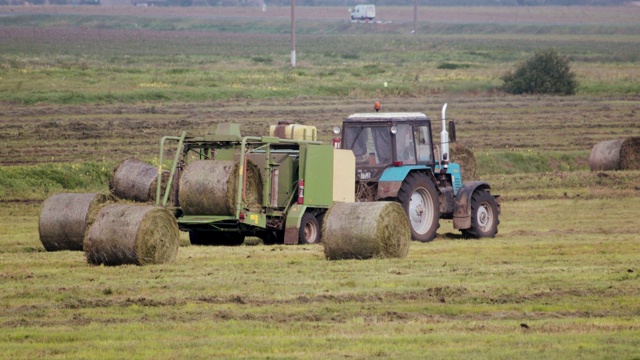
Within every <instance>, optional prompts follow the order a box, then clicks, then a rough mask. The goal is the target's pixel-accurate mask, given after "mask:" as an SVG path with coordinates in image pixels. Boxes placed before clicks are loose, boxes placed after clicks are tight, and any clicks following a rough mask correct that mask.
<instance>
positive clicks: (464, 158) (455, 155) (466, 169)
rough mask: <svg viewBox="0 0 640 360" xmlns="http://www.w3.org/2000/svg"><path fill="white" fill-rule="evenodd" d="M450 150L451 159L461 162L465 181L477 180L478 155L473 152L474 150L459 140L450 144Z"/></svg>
mask: <svg viewBox="0 0 640 360" xmlns="http://www.w3.org/2000/svg"><path fill="white" fill-rule="evenodd" d="M449 151H450V152H451V161H453V162H455V163H458V164H460V171H461V172H462V179H463V180H464V181H468V180H477V176H478V173H477V169H478V164H477V163H476V156H475V155H474V154H473V151H471V149H469V148H468V147H467V146H466V145H464V144H461V143H458V142H454V143H451V144H449Z"/></svg>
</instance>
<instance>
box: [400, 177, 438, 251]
mask: <svg viewBox="0 0 640 360" xmlns="http://www.w3.org/2000/svg"><path fill="white" fill-rule="evenodd" d="M398 202H399V203H400V204H401V205H402V207H403V208H404V211H405V213H406V214H407V216H408V218H409V224H410V225H411V238H412V239H414V240H418V241H421V242H428V241H431V240H433V239H434V238H435V237H436V231H438V226H439V225H440V224H439V220H440V202H439V200H438V193H437V191H436V187H435V185H434V184H433V181H431V179H429V177H427V175H425V174H422V173H416V172H414V173H410V174H409V175H408V176H407V178H406V179H405V180H404V182H403V183H402V186H401V187H400V191H398Z"/></svg>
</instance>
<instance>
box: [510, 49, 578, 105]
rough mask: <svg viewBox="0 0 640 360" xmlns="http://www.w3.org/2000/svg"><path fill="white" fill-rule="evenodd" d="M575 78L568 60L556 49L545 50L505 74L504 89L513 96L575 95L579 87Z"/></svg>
mask: <svg viewBox="0 0 640 360" xmlns="http://www.w3.org/2000/svg"><path fill="white" fill-rule="evenodd" d="M575 77H576V76H575V74H574V73H573V72H572V71H571V69H570V67H569V60H568V59H565V58H563V57H562V56H560V54H558V52H557V51H556V50H555V49H544V50H539V51H537V52H536V53H535V54H534V55H533V56H532V57H531V58H530V59H528V60H527V61H524V62H522V63H520V65H519V66H518V67H517V68H516V69H515V71H511V72H508V73H506V74H504V75H503V76H502V80H503V81H504V85H503V89H504V90H505V91H506V92H508V93H511V94H559V95H573V94H575V93H576V87H577V86H578V82H577V81H576V79H575Z"/></svg>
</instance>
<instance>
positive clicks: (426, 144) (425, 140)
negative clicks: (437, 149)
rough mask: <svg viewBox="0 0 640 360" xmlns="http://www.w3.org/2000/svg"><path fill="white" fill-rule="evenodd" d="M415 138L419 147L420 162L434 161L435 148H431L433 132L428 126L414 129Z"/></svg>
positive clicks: (417, 148)
mask: <svg viewBox="0 0 640 360" xmlns="http://www.w3.org/2000/svg"><path fill="white" fill-rule="evenodd" d="M413 135H414V137H415V139H416V142H417V144H418V146H417V147H416V150H417V151H418V162H421V163H423V162H432V161H433V147H432V146H431V132H430V131H429V127H428V126H418V127H416V128H415V129H414V134H413Z"/></svg>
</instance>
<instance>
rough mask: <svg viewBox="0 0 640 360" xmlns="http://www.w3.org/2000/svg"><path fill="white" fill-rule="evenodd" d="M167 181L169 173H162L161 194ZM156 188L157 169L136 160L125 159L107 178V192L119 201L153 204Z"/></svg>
mask: <svg viewBox="0 0 640 360" xmlns="http://www.w3.org/2000/svg"><path fill="white" fill-rule="evenodd" d="M168 180H169V172H168V171H166V170H164V171H162V176H161V177H160V181H161V182H162V184H161V186H162V194H164V191H165V189H166V186H167V182H168ZM157 187H158V168H157V167H155V166H153V165H150V164H147V163H145V162H143V161H140V160H138V159H127V160H124V161H122V162H121V163H120V164H118V165H117V166H116V167H115V168H114V169H113V172H112V173H111V178H109V191H111V193H112V194H114V195H115V196H117V197H119V198H121V199H127V200H133V201H138V202H154V201H155V200H156V193H157Z"/></svg>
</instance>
